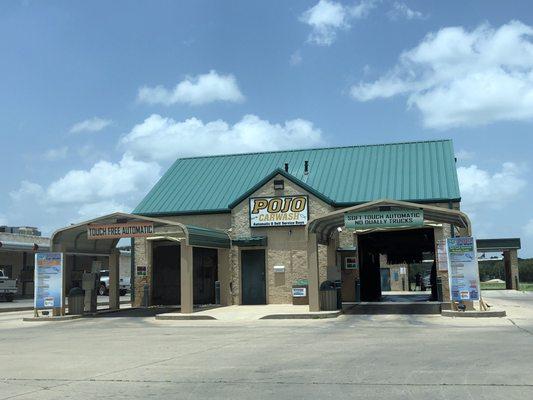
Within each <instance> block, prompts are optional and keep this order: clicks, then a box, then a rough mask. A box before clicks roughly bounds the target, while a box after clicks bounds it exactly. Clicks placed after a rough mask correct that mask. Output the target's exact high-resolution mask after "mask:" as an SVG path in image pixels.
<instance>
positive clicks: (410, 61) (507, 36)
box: [351, 21, 533, 128]
mask: <svg viewBox="0 0 533 400" xmlns="http://www.w3.org/2000/svg"><path fill="white" fill-rule="evenodd" d="M532 37H533V28H532V27H530V26H528V25H525V24H523V23H521V22H519V21H511V22H509V23H508V24H505V25H502V26H501V27H499V28H497V29H495V28H492V27H491V26H489V25H486V24H484V25H481V26H479V27H478V28H476V29H474V30H471V31H468V30H465V29H464V28H462V27H447V28H443V29H441V30H440V31H438V32H436V33H430V34H428V35H427V36H426V37H425V38H424V39H423V40H422V41H421V42H420V43H419V44H418V46H416V47H414V48H413V49H411V50H408V51H405V52H403V53H402V54H401V56H400V58H399V62H398V64H397V65H396V66H395V67H394V68H393V69H391V70H390V71H389V72H388V73H386V74H385V75H383V76H382V77H381V78H379V79H378V80H376V81H374V82H361V83H359V84H357V85H354V86H352V88H351V95H352V96H353V97H354V98H355V99H357V100H359V101H369V100H374V99H378V98H389V97H393V96H397V95H405V96H407V104H408V106H409V107H410V108H411V107H414V108H417V109H418V110H419V111H420V112H421V114H422V117H423V123H424V125H425V126H426V127H431V128H451V127H457V126H476V125H484V124H489V123H492V122H496V121H524V120H531V119H533V42H532Z"/></svg>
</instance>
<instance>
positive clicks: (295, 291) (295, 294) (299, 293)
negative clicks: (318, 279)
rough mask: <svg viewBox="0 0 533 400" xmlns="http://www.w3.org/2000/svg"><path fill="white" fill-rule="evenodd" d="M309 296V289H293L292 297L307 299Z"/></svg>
mask: <svg viewBox="0 0 533 400" xmlns="http://www.w3.org/2000/svg"><path fill="white" fill-rule="evenodd" d="M305 296H307V288H304V287H295V288H292V297H305Z"/></svg>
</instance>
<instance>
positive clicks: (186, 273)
mask: <svg viewBox="0 0 533 400" xmlns="http://www.w3.org/2000/svg"><path fill="white" fill-rule="evenodd" d="M184 242H185V241H182V242H181V282H180V283H181V312H182V313H184V314H190V313H192V312H193V307H194V286H193V285H194V282H193V256H192V249H193V247H192V246H189V245H187V244H185V243H184Z"/></svg>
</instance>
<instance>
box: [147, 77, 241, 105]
mask: <svg viewBox="0 0 533 400" xmlns="http://www.w3.org/2000/svg"><path fill="white" fill-rule="evenodd" d="M137 100H138V101H139V102H142V103H147V104H163V105H165V106H170V105H173V104H178V103H179V104H189V105H193V106H198V105H203V104H208V103H213V102H215V101H227V102H233V103H239V102H242V101H244V95H243V94H242V93H241V90H240V89H239V85H238V84H237V80H236V79H235V77H234V76H233V75H220V74H218V73H217V72H216V71H213V70H212V71H210V72H209V73H207V74H203V75H197V76H194V77H190V76H189V77H186V78H185V79H184V80H182V81H181V82H179V83H178V84H177V85H176V86H175V87H174V89H167V88H165V87H163V86H161V85H159V86H155V87H149V86H143V87H142V88H140V89H139V92H138V94H137Z"/></svg>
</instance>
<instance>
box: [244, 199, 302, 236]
mask: <svg viewBox="0 0 533 400" xmlns="http://www.w3.org/2000/svg"><path fill="white" fill-rule="evenodd" d="M308 203H309V200H308V197H307V196H303V195H302V196H276V197H252V198H250V227H252V228H256V227H262V226H304V225H306V224H307V220H308V218H309V208H308Z"/></svg>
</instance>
